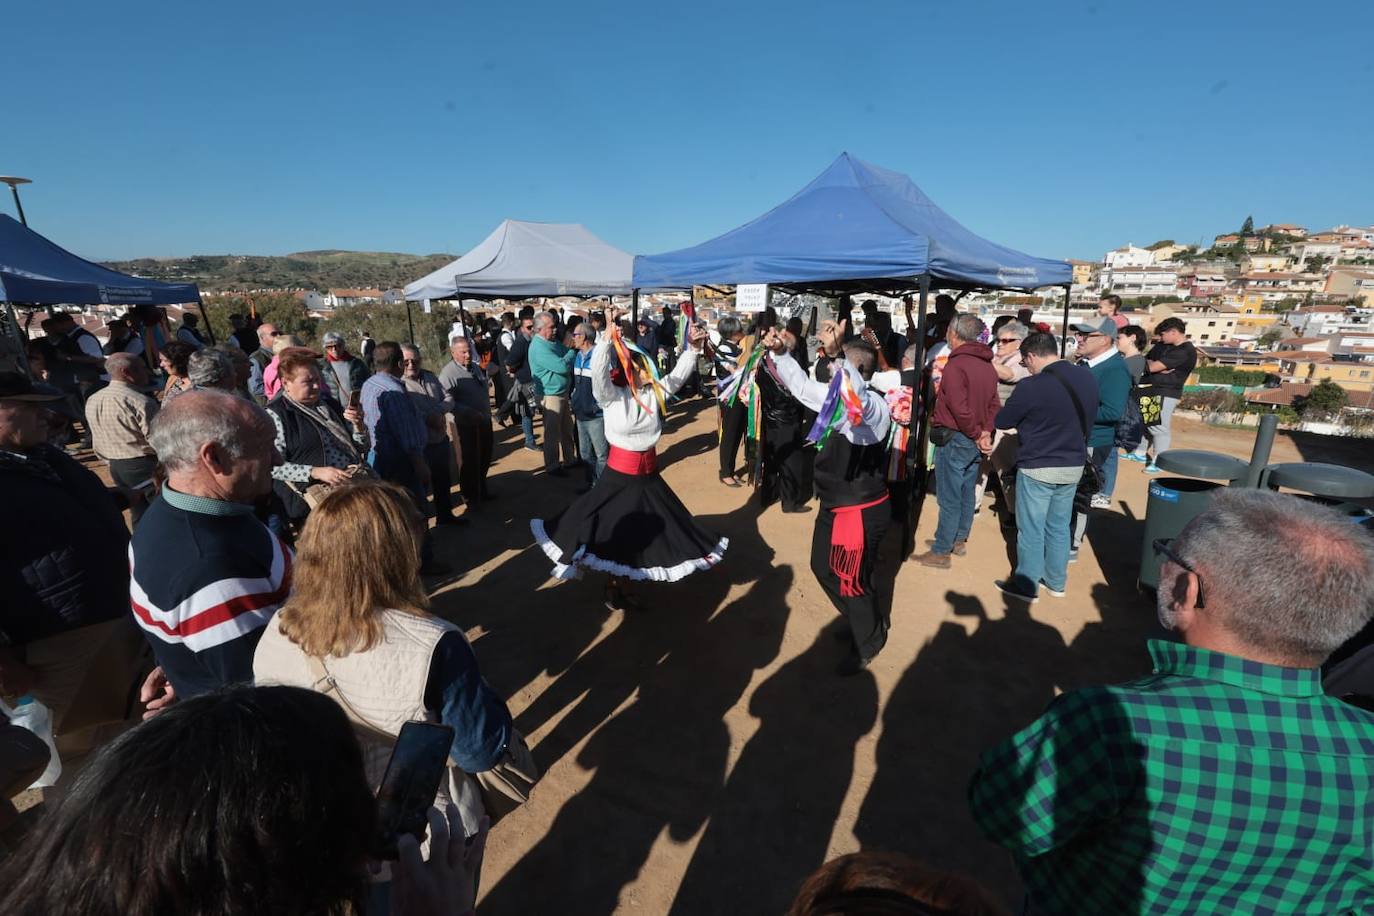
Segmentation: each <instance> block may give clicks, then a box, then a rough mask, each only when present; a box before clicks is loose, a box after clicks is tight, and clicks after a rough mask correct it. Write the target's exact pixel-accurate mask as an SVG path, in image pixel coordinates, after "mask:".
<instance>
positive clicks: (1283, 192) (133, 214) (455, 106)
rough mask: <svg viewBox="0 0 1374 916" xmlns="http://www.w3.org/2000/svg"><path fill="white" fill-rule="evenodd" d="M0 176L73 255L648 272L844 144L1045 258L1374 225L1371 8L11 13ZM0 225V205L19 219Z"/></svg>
mask: <svg viewBox="0 0 1374 916" xmlns="http://www.w3.org/2000/svg"><path fill="white" fill-rule="evenodd" d="M5 31H6V35H7V37H6V50H5V58H6V59H5V71H6V82H7V85H8V88H7V90H6V91H5V93H4V95H3V101H2V102H0V105H2V106H3V109H2V110H3V111H4V121H3V123H4V133H3V141H0V173H3V174H18V175H24V176H27V177H30V178H33V179H34V180H35V184H34V185H32V186H30V187H29V188H27V189H25V190H24V191H23V194H24V203H25V209H26V210H27V212H28V215H29V221H30V224H31V225H32V226H33V227H34V228H35V229H37V230H39V231H41V232H44V233H45V234H48V235H50V236H51V237H52V238H54V239H55V240H56V241H58V242H59V243H60V244H63V245H64V246H66V247H69V248H71V249H72V250H74V251H76V252H78V253H80V254H83V255H85V256H87V257H93V258H123V257H134V256H144V255H148V256H167V255H183V254H193V253H224V252H234V253H241V254H284V253H287V252H291V251H299V250H305V249H315V248H347V249H364V250H387V251H408V252H414V253H429V252H435V251H448V252H461V251H464V250H466V249H467V248H468V247H470V246H472V245H473V244H475V243H476V242H478V241H480V240H481V239H482V238H483V237H484V236H485V235H486V234H487V233H488V232H489V231H490V230H491V229H492V228H493V227H494V226H495V225H496V224H497V223H498V222H499V221H500V220H501V219H503V218H506V217H514V218H518V219H534V220H548V221H575V222H581V223H584V224H586V225H587V226H588V227H589V228H590V229H591V230H592V231H593V232H595V233H597V234H598V235H600V236H602V237H603V238H605V239H606V240H607V241H609V242H612V243H613V244H616V245H619V246H620V247H622V248H625V249H628V250H630V251H634V252H638V253H652V252H657V251H663V250H668V249H672V248H677V247H681V246H684V245H690V244H694V243H696V242H699V241H703V240H705V239H707V238H710V237H712V236H714V235H717V234H719V233H721V232H724V231H726V230H728V229H731V228H733V227H734V226H736V225H739V224H740V223H742V222H745V221H747V220H748V219H750V218H752V217H753V216H755V215H757V214H759V213H761V212H763V211H764V210H766V209H767V208H769V207H771V206H773V205H775V204H777V203H779V202H781V201H782V200H784V199H785V198H786V197H787V196H789V195H790V194H791V193H792V192H793V191H795V190H796V189H797V188H799V187H801V186H802V185H803V184H805V183H806V182H807V181H809V180H810V179H811V178H812V177H814V176H815V175H816V174H817V173H819V172H820V171H821V170H822V169H824V168H825V166H826V165H827V164H829V162H830V161H831V160H832V159H833V158H834V157H835V156H836V155H838V154H839V153H840V152H842V151H845V150H848V151H849V152H851V153H853V154H855V155H856V156H859V157H860V158H862V159H866V160H868V161H870V162H873V163H876V164H879V165H882V166H885V167H887V168H892V169H897V170H900V171H904V172H907V173H908V174H910V175H911V176H912V177H913V178H914V179H915V181H916V182H917V184H919V185H921V187H922V188H923V189H924V190H925V191H926V193H927V194H929V195H930V196H931V197H932V198H933V199H934V200H935V201H936V202H937V203H939V204H940V205H941V206H942V207H943V208H944V209H946V210H948V211H949V212H950V213H952V214H953V215H954V216H955V217H956V218H958V219H959V220H961V221H962V222H963V223H964V224H965V225H967V226H968V227H969V228H971V229H973V230H974V231H975V232H978V233H980V234H982V235H985V236H988V237H990V238H992V239H994V240H996V241H999V242H1002V243H1004V244H1008V245H1012V246H1013V247H1018V248H1022V249H1024V250H1026V251H1029V252H1031V253H1033V254H1037V255H1042V256H1048V257H1083V258H1091V257H1097V256H1100V254H1101V253H1102V252H1103V251H1104V250H1105V249H1106V248H1108V247H1112V246H1114V245H1118V244H1122V243H1124V242H1126V241H1134V242H1136V243H1137V244H1146V243H1149V242H1152V241H1154V240H1156V239H1158V238H1166V237H1168V238H1175V239H1178V240H1180V241H1196V240H1197V239H1198V238H1200V237H1207V238H1210V237H1211V236H1212V235H1214V234H1216V233H1218V232H1221V231H1225V230H1230V229H1234V228H1236V227H1238V226H1239V224H1240V222H1241V220H1242V219H1244V217H1245V216H1246V215H1247V214H1249V213H1253V214H1254V217H1255V220H1256V222H1257V224H1264V223H1267V222H1297V223H1304V224H1306V225H1308V226H1309V227H1310V228H1320V227H1321V226H1325V225H1329V224H1331V223H1335V222H1351V223H1364V224H1368V223H1371V222H1374V169H1371V168H1370V166H1369V163H1370V162H1371V161H1374V119H1372V118H1371V117H1370V115H1369V113H1370V111H1371V110H1374V55H1371V53H1370V45H1369V36H1370V35H1371V34H1374V4H1371V3H1367V2H1358V3H1345V4H1341V5H1339V6H1333V7H1325V6H1323V7H1321V8H1320V9H1318V8H1315V7H1307V6H1302V5H1299V4H1293V3H1291V2H1269V0H1264V2H1252V3H1248V4H1243V5H1236V4H1222V3H1216V2H1208V0H1204V2H1197V0H1193V2H1188V3H1175V2H1154V3H1128V2H1121V0H1093V2H1077V3H1058V2H1034V3H1032V2H991V0H962V2H958V3H951V2H945V3H939V4H934V3H927V2H923V0H906V2H900V0H893V2H864V0H849V2H845V3H837V2H825V3H822V2H814V0H813V2H806V0H794V2H751V0H737V2H716V0H707V2H698V3H689V4H676V5H669V4H662V3H653V2H648V3H646V2H629V0H616V2H598V0H588V2H584V3H569V2H566V0H565V2H557V3H554V2H544V0H539V2H527V3H486V4H474V3H468V2H464V3H457V2H449V3H425V2H409V0H391V2H388V3H356V2H352V0H343V2H332V3H315V2H297V0H276V2H273V3H259V2H254V0H249V2H239V3H235V4H214V5H211V4H198V3H185V2H181V3H143V2H137V0H131V2H126V3H108V2H100V3H95V2H89V0H86V2H78V3H68V2H48V3H39V2H33V0H30V2H25V3H22V4H13V5H11V6H10V8H9V9H7V11H6V16H5ZM0 210H2V211H3V212H8V213H12V212H13V211H12V204H11V203H10V202H9V201H8V199H7V198H3V199H0Z"/></svg>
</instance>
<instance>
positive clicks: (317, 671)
mask: <svg viewBox="0 0 1374 916" xmlns="http://www.w3.org/2000/svg"><path fill="white" fill-rule="evenodd" d="M305 657H306V662H307V664H309V665H310V673H311V674H312V675H313V676H314V678H315V683H314V684H312V685H311V689H313V690H315V691H316V692H317V693H323V694H325V695H326V696H329V695H332V696H333V697H334V699H335V700H337V701H338V703H339V705H340V706H342V707H343V710H344V714H345V715H347V716H348V720H349V721H350V722H352V723H353V727H354V728H355V729H356V730H358V731H361V732H364V733H366V734H367V735H369V736H371V737H373V738H375V739H377V740H379V741H385V742H387V743H395V741H396V736H395V735H393V734H391V733H390V732H388V731H387V730H386V729H383V728H381V727H379V726H378V725H377V724H376V723H374V722H372V721H371V720H370V719H368V718H367V717H366V716H364V715H363V714H362V713H360V712H358V710H356V709H354V708H353V704H352V703H350V702H348V698H347V697H345V696H344V694H343V691H342V690H341V689H339V682H338V681H336V680H335V679H334V675H332V674H330V673H329V669H328V668H327V667H325V664H324V659H322V658H317V657H316V656H314V655H309V654H307V655H306V656H305Z"/></svg>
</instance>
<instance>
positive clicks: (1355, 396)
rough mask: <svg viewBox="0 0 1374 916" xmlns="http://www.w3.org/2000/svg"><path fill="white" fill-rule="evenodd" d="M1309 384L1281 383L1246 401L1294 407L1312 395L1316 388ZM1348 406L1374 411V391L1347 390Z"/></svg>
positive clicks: (1248, 394) (1249, 396) (1247, 397)
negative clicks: (1300, 399)
mask: <svg viewBox="0 0 1374 916" xmlns="http://www.w3.org/2000/svg"><path fill="white" fill-rule="evenodd" d="M1315 387H1316V386H1315V385H1312V384H1311V383H1309V382H1281V383H1280V384H1279V387H1277V388H1265V389H1263V390H1260V391H1250V392H1247V393H1246V395H1245V400H1246V401H1248V402H1249V403H1251V404H1273V405H1275V406H1277V407H1292V406H1293V402H1294V401H1295V400H1297V399H1299V398H1305V397H1307V396H1308V395H1309V394H1311V393H1312V389H1313V388H1315ZM1341 387H1343V388H1344V386H1341ZM1345 393H1346V398H1347V400H1346V406H1348V407H1354V408H1357V409H1359V410H1370V409H1374V391H1356V390H1354V389H1351V388H1345Z"/></svg>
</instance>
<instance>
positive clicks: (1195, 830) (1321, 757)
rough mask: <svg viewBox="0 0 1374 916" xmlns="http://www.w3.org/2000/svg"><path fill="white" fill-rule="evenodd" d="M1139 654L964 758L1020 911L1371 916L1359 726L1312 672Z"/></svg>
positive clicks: (1370, 852) (1157, 646)
mask: <svg viewBox="0 0 1374 916" xmlns="http://www.w3.org/2000/svg"><path fill="white" fill-rule="evenodd" d="M1150 654H1151V655H1152V656H1153V657H1154V662H1155V668H1154V674H1153V675H1151V676H1150V677H1145V678H1142V679H1140V680H1137V681H1133V682H1131V683H1128V684H1122V685H1119V686H1114V687H1094V688H1090V689H1086V690H1076V691H1073V692H1071V693H1067V694H1065V695H1063V696H1061V697H1059V698H1057V699H1056V700H1055V701H1054V702H1053V703H1051V704H1050V706H1049V709H1047V710H1046V712H1045V714H1044V715H1043V716H1041V717H1040V718H1039V719H1037V720H1036V721H1035V722H1034V723H1033V724H1031V725H1030V727H1028V728H1026V729H1024V730H1022V731H1021V732H1019V733H1017V734H1016V735H1014V736H1012V737H1011V738H1010V739H1008V740H1007V741H1004V742H1002V743H1001V744H1000V745H998V746H997V747H995V748H993V749H991V750H989V751H987V752H986V753H985V754H984V755H983V757H982V760H981V761H980V766H979V769H978V772H977V773H976V774H975V775H974V778H973V784H972V786H971V787H970V789H969V797H970V803H971V805H972V808H973V816H974V819H975V820H977V821H978V824H979V825H980V826H981V827H982V829H983V831H984V833H986V834H987V835H988V837H989V838H990V839H992V840H993V841H994V842H996V843H998V844H1000V845H1002V846H1005V847H1007V848H1008V849H1010V850H1011V851H1012V853H1013V855H1014V856H1015V857H1016V859H1017V861H1018V862H1019V864H1020V866H1021V872H1022V876H1023V877H1024V878H1025V882H1026V887H1027V894H1028V896H1029V898H1030V902H1031V906H1032V908H1033V912H1035V913H1036V914H1041V913H1044V914H1059V913H1090V914H1112V916H1115V914H1135V913H1142V914H1143V913H1149V914H1165V913H1170V914H1175V913H1176V914H1190V916H1191V914H1201V913H1245V914H1258V913H1274V914H1278V913H1283V914H1289V913H1311V914H1318V913H1320V914H1323V916H1326V914H1333V913H1374V715H1371V714H1370V713H1367V712H1364V711H1362V710H1360V709H1357V708H1355V707H1353V706H1348V705H1346V704H1344V703H1342V702H1340V701H1339V700H1336V699H1333V698H1331V697H1328V696H1326V695H1325V694H1324V693H1323V692H1322V684H1321V676H1320V673H1319V672H1318V670H1317V669H1315V668H1311V669H1299V668H1281V667H1277V666H1274V665H1263V664H1260V663H1258V662H1253V661H1248V660H1246V659H1243V658H1237V657H1235V656H1231V655H1223V654H1222V653H1219V652H1209V651H1207V650H1205V649H1197V648H1193V647H1190V646H1186V645H1182V644H1179V643H1171V642H1163V641H1152V642H1151V643H1150Z"/></svg>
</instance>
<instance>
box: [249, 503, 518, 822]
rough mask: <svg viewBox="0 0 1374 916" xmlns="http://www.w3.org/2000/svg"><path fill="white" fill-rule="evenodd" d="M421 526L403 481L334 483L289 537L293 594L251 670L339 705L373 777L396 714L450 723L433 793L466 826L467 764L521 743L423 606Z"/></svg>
mask: <svg viewBox="0 0 1374 916" xmlns="http://www.w3.org/2000/svg"><path fill="white" fill-rule="evenodd" d="M422 537H423V522H422V520H421V519H420V516H419V513H418V512H417V511H416V509H415V504H414V500H412V499H411V497H410V494H409V493H407V492H406V491H405V490H403V489H401V488H400V487H398V486H395V485H394V484H389V483H382V482H378V481H365V482H359V483H348V484H344V485H342V486H339V487H335V488H334V489H333V490H331V491H330V492H329V494H328V495H327V496H325V497H324V499H323V500H321V502H320V504H319V505H318V506H317V507H316V508H315V510H314V511H313V512H312V513H311V514H310V517H309V519H308V520H307V521H306V524H305V529H304V530H303V531H302V532H301V536H300V539H299V540H298V541H297V542H296V551H297V552H296V561H295V566H294V569H293V580H294V581H293V589H292V593H291V597H290V598H289V599H288V600H287V602H286V604H285V605H284V606H283V607H282V609H281V610H280V611H278V612H277V615H276V616H275V617H274V618H273V619H272V621H271V622H270V623H269V624H268V625H267V626H266V627H265V628H264V631H263V636H262V640H261V641H260V642H259V643H258V647H257V653H256V655H255V657H254V660H253V674H254V677H255V679H256V681H257V683H258V684H272V683H275V684H288V685H292V686H297V687H309V688H312V689H314V690H317V691H320V692H322V693H325V694H327V695H329V696H330V697H332V698H333V699H334V700H335V701H336V702H337V703H338V704H339V705H340V706H342V707H343V708H344V711H345V712H347V713H348V716H349V718H350V719H352V720H353V721H354V722H355V723H356V724H358V725H359V726H360V728H359V729H358V730H359V736H360V738H361V740H362V743H363V754H364V764H365V766H366V769H367V777H368V780H369V781H370V783H371V785H372V786H373V787H374V788H375V787H376V786H377V785H378V784H379V783H380V782H381V779H382V775H383V772H384V771H385V769H386V763H387V759H388V757H389V756H390V753H391V747H392V744H393V743H394V742H395V738H396V735H397V734H398V733H399V732H400V729H401V726H402V725H404V724H405V723H406V722H409V721H413V720H421V721H431V722H437V723H442V724H444V725H450V726H452V727H453V730H454V737H453V746H452V748H451V749H450V754H449V760H450V764H451V767H450V776H449V779H448V780H447V781H446V783H445V784H444V785H441V787H440V790H439V795H438V796H437V797H436V798H435V804H436V805H438V806H439V807H440V808H446V807H447V806H448V805H450V804H457V806H458V808H459V814H460V817H461V819H462V822H463V827H464V829H465V831H466V832H467V834H468V835H469V836H472V835H475V834H476V833H477V832H478V829H479V822H480V820H481V818H482V815H483V807H482V802H481V798H480V790H479V788H478V786H477V785H476V783H475V782H474V780H473V779H471V778H466V777H465V776H464V774H476V773H480V772H483V771H486V770H490V769H492V768H493V767H495V766H497V765H498V764H499V763H501V762H502V761H503V760H504V759H505V758H506V756H507V753H508V750H510V746H511V745H512V742H515V743H516V744H518V745H519V749H520V750H521V752H522V753H524V754H528V751H527V750H526V749H524V744H523V740H521V739H520V737H519V735H518V733H517V732H515V730H514V729H513V727H512V724H511V716H510V711H509V710H507V708H506V703H505V701H504V700H503V699H502V698H501V697H500V696H498V695H497V694H496V692H495V691H493V690H492V689H491V687H489V686H488V685H487V682H486V681H485V680H483V679H482V675H481V672H480V671H479V670H478V667H477V658H476V656H475V655H473V652H472V647H471V646H470V645H468V641H467V638H466V637H465V636H464V635H463V631H462V630H461V629H459V628H458V627H457V626H455V625H454V624H452V623H449V622H448V621H446V620H441V619H439V618H438V617H435V616H434V615H433V614H431V613H429V610H428V608H429V598H428V597H427V596H426V594H425V589H424V587H423V585H421V583H420V542H421V538H422ZM452 766H456V767H458V768H459V770H460V771H461V772H455V771H454V770H453V769H452Z"/></svg>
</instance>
